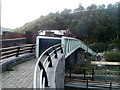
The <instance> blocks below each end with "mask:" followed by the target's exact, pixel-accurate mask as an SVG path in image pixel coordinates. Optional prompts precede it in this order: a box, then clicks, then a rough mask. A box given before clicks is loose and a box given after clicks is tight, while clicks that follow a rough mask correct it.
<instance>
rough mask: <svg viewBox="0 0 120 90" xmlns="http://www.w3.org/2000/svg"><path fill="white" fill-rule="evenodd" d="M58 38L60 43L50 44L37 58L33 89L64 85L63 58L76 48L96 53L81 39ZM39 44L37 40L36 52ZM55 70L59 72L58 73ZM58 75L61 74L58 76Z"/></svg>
mask: <svg viewBox="0 0 120 90" xmlns="http://www.w3.org/2000/svg"><path fill="white" fill-rule="evenodd" d="M40 38H42V37H38V39H40ZM59 40H60V43H58V44H56V45H52V46H50V47H49V48H48V49H46V50H45V51H44V52H43V53H42V54H41V55H40V57H39V58H38V60H37V63H36V66H35V70H34V80H33V88H34V89H36V88H61V87H64V68H65V59H67V57H68V56H70V55H71V54H72V53H73V52H75V51H76V50H77V49H79V48H81V49H83V50H85V51H87V52H88V53H90V54H91V55H96V53H95V52H94V51H92V50H91V49H90V48H89V47H88V46H87V45H86V44H85V43H84V42H82V41H81V40H78V39H75V38H70V37H62V38H61V39H59ZM39 44H40V41H37V45H38V47H37V54H38V53H39V48H40V46H39ZM38 56H39V55H37V57H38ZM59 64H61V65H59ZM61 69H63V70H61ZM57 72H61V73H59V74H58V73H57ZM58 75H61V76H60V77H58ZM59 79H60V80H59Z"/></svg>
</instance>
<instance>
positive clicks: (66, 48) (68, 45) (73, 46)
mask: <svg viewBox="0 0 120 90" xmlns="http://www.w3.org/2000/svg"><path fill="white" fill-rule="evenodd" d="M62 45H63V52H64V53H65V58H67V57H68V56H69V55H70V54H72V53H73V52H74V51H75V50H77V49H78V48H82V49H83V50H85V51H87V52H88V53H90V54H92V55H96V53H95V52H94V51H93V50H91V49H90V48H89V47H88V46H87V45H86V44H85V43H84V42H82V41H81V40H79V39H76V38H70V37H62Z"/></svg>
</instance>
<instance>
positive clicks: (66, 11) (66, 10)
mask: <svg viewBox="0 0 120 90" xmlns="http://www.w3.org/2000/svg"><path fill="white" fill-rule="evenodd" d="M71 11H72V10H71V9H64V10H63V11H62V12H61V14H63V15H64V14H70V13H71Z"/></svg>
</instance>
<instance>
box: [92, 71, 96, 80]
mask: <svg viewBox="0 0 120 90" xmlns="http://www.w3.org/2000/svg"><path fill="white" fill-rule="evenodd" d="M94 75H95V74H94V69H92V80H93V81H94Z"/></svg>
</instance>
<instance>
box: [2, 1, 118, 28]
mask: <svg viewBox="0 0 120 90" xmlns="http://www.w3.org/2000/svg"><path fill="white" fill-rule="evenodd" d="M118 1H119V0H1V26H2V27H6V28H12V29H15V28H19V27H21V26H23V25H24V24H25V23H27V22H31V21H33V20H35V19H37V18H39V17H40V16H41V15H44V16H45V15H47V14H49V13H51V12H52V13H55V12H57V11H60V12H61V11H63V10H64V9H65V8H68V9H72V10H74V9H75V8H77V7H78V5H79V3H81V4H82V5H83V6H84V7H85V8H86V7H87V6H90V5H91V4H97V5H101V4H106V5H107V4H109V3H112V4H114V3H115V2H118Z"/></svg>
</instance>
